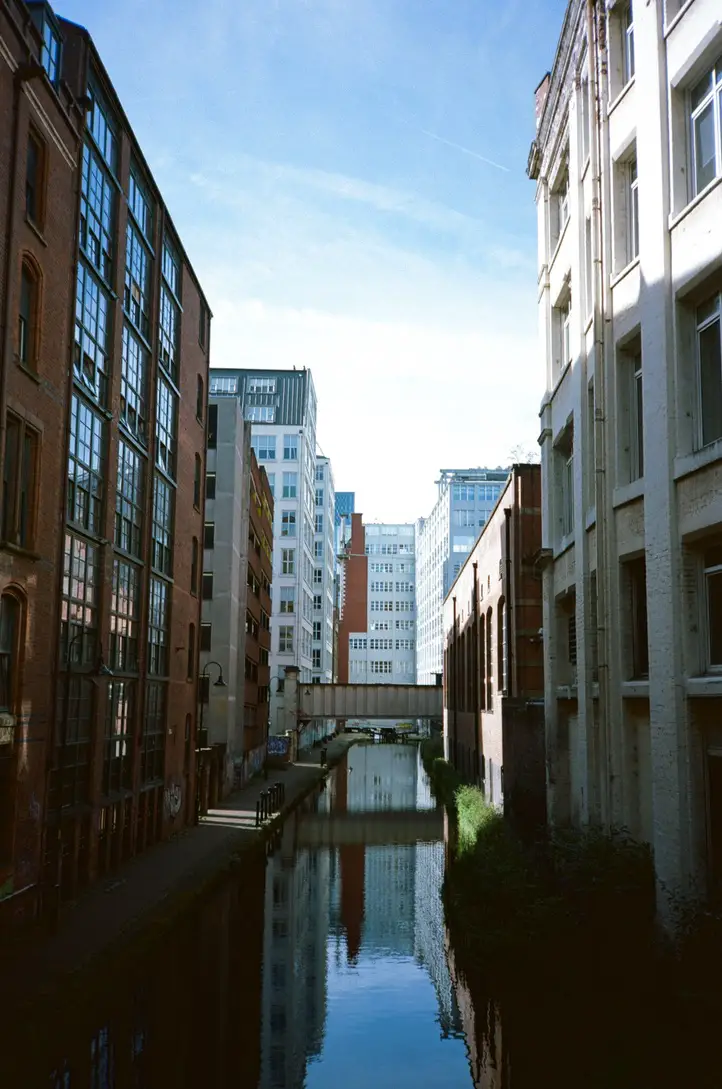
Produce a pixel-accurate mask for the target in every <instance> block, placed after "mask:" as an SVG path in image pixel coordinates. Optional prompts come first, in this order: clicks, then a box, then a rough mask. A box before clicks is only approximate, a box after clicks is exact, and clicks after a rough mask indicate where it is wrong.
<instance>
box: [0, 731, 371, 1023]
mask: <svg viewBox="0 0 722 1089" xmlns="http://www.w3.org/2000/svg"><path fill="white" fill-rule="evenodd" d="M363 740H364V737H363V735H358V734H354V735H350V734H342V735H340V736H339V737H337V738H334V739H333V740H332V741H330V742H329V744H328V745H327V746H326V751H325V755H326V761H325V764H322V763H321V755H322V750H320V749H313V750H310V751H309V752H306V753H301V754H300V755H299V757H298V759H297V761H296V762H294V763H291V764H288V765H287V766H286V767H285V768H283V769H275V770H274V772H273V778H272V779H270V780H268V781H267V780H266V779H265V778H264V777H263V776H258V777H257V778H256V779H254V780H252V781H251V782H250V783H248V784H246V786H244V787H243V788H242V789H241V790H239V791H236V792H234V793H233V794H231V795H229V796H228V797H227V798H226V799H224V800H223V802H221V803H219V805H218V806H217V807H216V808H214V809H212V810H211V811H210V812H209V813H208V814H207V815H206V816H205V817H204V818H203V819H202V820H201V821H200V823H199V824H198V825H197V826H196V827H194V828H190V829H184V830H183V831H182V832H179V834H178V835H177V836H175V837H173V838H172V839H170V840H168V841H166V842H164V843H161V844H158V845H157V846H156V847H155V848H153V849H151V850H150V851H147V852H145V853H144V854H143V855H141V856H139V857H138V858H135V859H133V860H131V861H130V862H129V863H127V864H126V865H125V866H122V867H120V868H119V869H118V870H117V871H116V872H115V873H114V874H113V875H111V876H109V877H108V878H107V879H106V880H104V881H100V882H98V883H97V884H95V885H94V886H93V887H92V888H91V889H89V890H88V891H87V892H86V893H85V894H84V895H83V896H82V897H80V898H79V900H78V901H77V902H75V903H74V904H71V905H68V907H67V909H66V910H65V912H64V913H63V916H62V917H61V921H60V925H59V927H58V930H57V932H56V933H54V934H52V935H49V934H47V933H44V932H38V931H37V930H36V931H34V932H32V933H30V934H28V936H27V940H26V941H25V942H24V943H22V944H21V943H17V945H16V946H15V947H14V948H13V949H10V950H9V951H8V952H7V954H6V956H5V957H4V958H3V961H2V962H1V963H0V970H2V973H3V976H4V977H5V978H12V979H13V991H14V1005H15V1010H14V1012H15V1013H17V1014H18V1015H20V1016H22V1015H23V1011H24V1010H25V1009H26V1008H27V1007H28V1006H32V1005H34V1004H35V1003H37V1002H38V1001H48V1002H51V1003H52V1002H53V1001H57V998H58V995H59V993H60V992H61V991H62V995H63V1001H64V1002H65V1001H68V995H69V993H70V991H71V989H72V986H73V981H80V980H81V979H82V982H83V987H84V988H85V989H87V988H88V987H91V988H92V985H93V982H92V980H93V976H94V975H97V977H98V979H99V980H100V979H103V978H106V979H107V976H108V974H112V973H113V972H114V971H116V970H119V971H124V970H129V966H130V961H131V960H136V959H137V958H141V957H143V956H145V955H147V953H148V950H149V948H150V947H151V946H153V945H154V944H155V943H156V942H157V941H159V940H160V939H161V938H162V936H163V934H165V933H166V932H168V931H169V930H170V929H171V928H172V927H173V926H174V925H176V924H177V923H178V922H179V921H180V919H181V918H182V917H183V916H184V915H185V914H186V913H189V912H190V911H192V909H193V908H194V907H195V906H196V905H197V904H198V903H199V902H200V901H201V900H202V899H204V898H206V897H208V896H210V895H211V894H212V893H213V891H214V890H215V889H216V888H217V887H218V886H219V885H221V884H222V883H223V882H224V881H225V880H227V879H228V877H229V876H231V875H232V874H233V873H235V872H236V871H238V870H239V869H241V868H242V867H243V865H244V862H245V861H247V860H248V856H249V852H267V850H268V849H269V845H271V844H272V842H273V840H274V838H275V837H276V835H277V833H278V831H279V829H280V827H281V826H282V824H283V823H284V821H285V820H286V819H287V818H288V817H289V815H290V814H291V813H292V812H293V811H294V810H295V809H296V808H297V807H298V806H299V805H301V804H302V802H303V801H304V800H305V799H306V798H307V797H308V796H309V795H310V794H311V793H312V792H313V791H314V790H315V789H317V788H318V786H319V784H320V783H321V782H322V781H323V780H324V779H325V778H326V777H327V776H328V774H329V772H330V771H331V770H332V769H333V768H334V767H335V766H336V765H338V764H339V763H340V762H341V761H342V760H343V758H344V757H345V755H346V753H347V752H348V750H349V748H351V746H352V745H354V744H357V743H358V742H359V741H363ZM273 781H280V782H282V783H283V784H284V787H285V798H284V802H283V804H282V806H281V808H280V810H279V811H278V812H277V813H276V814H274V816H273V817H272V819H269V820H267V821H265V822H264V823H263V824H262V825H261V826H260V827H257V826H256V823H255V822H256V802H257V801H258V798H259V797H260V795H261V794H262V792H263V791H265V790H266V789H267V788H268V786H269V785H271V784H272V782H273Z"/></svg>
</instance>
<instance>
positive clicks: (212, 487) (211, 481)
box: [206, 473, 216, 499]
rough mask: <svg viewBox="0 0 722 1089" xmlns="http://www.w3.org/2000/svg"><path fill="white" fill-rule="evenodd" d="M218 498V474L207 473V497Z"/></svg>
mask: <svg viewBox="0 0 722 1089" xmlns="http://www.w3.org/2000/svg"><path fill="white" fill-rule="evenodd" d="M215 498H216V474H215V473H206V499H215Z"/></svg>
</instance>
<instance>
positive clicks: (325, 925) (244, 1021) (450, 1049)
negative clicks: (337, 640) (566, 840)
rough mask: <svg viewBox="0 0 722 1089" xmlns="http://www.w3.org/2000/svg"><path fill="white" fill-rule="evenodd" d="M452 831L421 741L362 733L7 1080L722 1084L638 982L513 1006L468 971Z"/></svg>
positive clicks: (531, 994)
mask: <svg viewBox="0 0 722 1089" xmlns="http://www.w3.org/2000/svg"><path fill="white" fill-rule="evenodd" d="M443 837H444V819H443V814H442V812H441V811H440V810H439V809H437V808H436V806H435V804H434V802H433V799H432V797H431V794H430V790H429V784H428V779H427V777H426V775H425V773H424V771H423V768H422V766H421V763H420V760H419V756H418V750H417V748H416V747H415V746H413V745H385V744H376V745H374V744H359V745H357V746H354V747H353V748H352V749H351V750H350V751H349V753H348V755H347V757H346V759H345V760H344V762H343V763H342V764H341V765H339V766H338V767H337V768H336V769H335V770H334V771H333V772H332V773H331V775H330V776H329V778H328V780H327V782H326V784H325V786H324V787H323V789H321V790H320V791H319V792H318V793H316V794H315V795H314V796H312V797H310V798H309V799H307V801H306V802H305V803H304V804H303V805H302V806H301V807H300V808H299V809H298V810H297V811H296V812H295V813H294V814H293V815H292V816H291V817H290V818H289V820H288V821H287V822H286V824H285V825H284V827H283V829H282V832H281V833H280V834H279V836H278V837H277V840H276V841H275V843H274V844H273V845H272V851H271V853H269V854H268V856H266V855H265V854H264V853H263V852H261V851H259V852H255V853H252V854H249V855H248V856H247V857H245V858H244V859H243V862H242V866H241V867H239V870H238V871H237V875H236V876H234V877H233V878H230V879H229V880H228V882H227V884H226V885H225V886H224V887H223V888H221V889H219V890H218V891H217V892H216V893H214V894H213V895H211V896H210V897H209V898H208V900H207V901H206V902H205V903H204V904H203V905H201V907H200V908H198V909H197V910H195V911H194V912H193V913H191V914H190V915H189V917H188V918H187V919H185V920H184V921H183V922H182V923H181V924H179V925H178V926H177V927H175V928H174V930H173V932H172V933H170V934H169V935H168V936H167V937H166V938H165V939H164V940H163V941H162V943H160V944H158V945H156V946H154V947H152V948H145V947H143V946H142V945H139V946H138V948H136V949H134V950H131V951H129V955H128V959H127V964H125V965H124V967H123V970H122V971H121V972H117V971H116V972H115V973H114V974H113V975H112V976H111V975H109V976H107V978H106V977H102V978H100V979H97V978H94V979H93V980H92V982H91V981H88V983H87V986H86V985H85V984H81V986H80V987H79V988H74V989H73V991H72V992H70V994H69V997H68V1000H67V1001H66V1002H63V1003H62V1004H61V1005H60V1006H59V1007H58V1008H57V1009H55V1010H54V1011H53V1012H52V1015H50V1016H49V1015H48V1014H47V1012H46V1013H44V1014H43V1015H40V1014H38V1016H37V1017H35V1018H33V1017H32V1016H31V1017H30V1018H28V1019H27V1021H26V1022H25V1023H24V1024H23V1025H22V1026H21V1027H18V1028H17V1029H16V1030H14V1033H13V1038H12V1039H7V1038H2V1039H0V1087H1V1089H24V1087H26V1086H28V1087H30V1086H32V1087H35V1086H38V1087H43V1089H47V1087H49V1089H81V1087H82V1089H86V1087H90V1089H125V1087H129V1089H130V1087H132V1089H165V1087H166V1086H168V1087H173V1089H226V1087H228V1089H231V1087H232V1089H442V1087H443V1089H446V1087H448V1089H457V1087H458V1089H471V1087H474V1089H527V1087H529V1089H532V1087H533V1089H543V1087H546V1086H549V1087H552V1086H553V1087H554V1089H560V1087H562V1086H563V1087H566V1086H570V1087H571V1086H574V1087H575V1089H583V1087H585V1086H594V1087H596V1086H599V1087H600V1089H601V1087H605V1089H618V1087H621V1089H627V1087H628V1089H632V1087H634V1089H642V1087H646V1086H650V1087H652V1086H658V1085H665V1086H666V1085H672V1084H674V1085H682V1084H695V1085H696V1086H697V1085H701V1084H719V1085H722V1076H721V1077H720V1079H719V1081H717V1082H715V1081H710V1082H707V1080H705V1079H700V1078H698V1077H695V1078H694V1080H693V1081H689V1078H688V1076H687V1077H684V1076H683V1077H682V1079H681V1080H679V1078H678V1076H677V1071H679V1073H681V1074H686V1075H690V1073H691V1072H692V1068H693V1067H694V1066H695V1065H697V1064H695V1063H694V1061H693V1056H692V1057H691V1056H690V1050H689V1048H688V1047H687V1049H686V1050H685V1047H684V1045H683V1043H682V1040H680V1039H679V1035H682V1036H685V1035H686V1034H685V1032H684V1031H683V1027H682V1026H679V1025H678V1026H677V1029H678V1030H679V1031H678V1039H673V1034H670V1035H669V1037H667V1038H665V1037H664V1032H665V1026H664V1024H663V1021H659V1022H657V1021H655V1018H654V1017H650V1016H649V1015H648V1011H640V1010H636V1011H634V1010H629V1009H627V1008H625V1004H624V981H623V980H620V988H619V991H618V993H616V994H612V995H608V996H603V998H602V1000H601V1001H598V998H599V996H597V1000H595V1001H591V1000H590V996H586V997H583V996H572V998H571V1000H570V1001H562V1000H560V999H559V997H558V996H557V997H555V999H554V1000H553V1001H550V1000H549V998H548V994H547V988H546V986H545V982H546V981H539V980H530V981H529V989H528V992H527V993H525V994H524V995H521V996H519V998H518V1001H515V1002H514V1003H513V1005H511V1006H510V1005H509V1004H508V1001H507V1002H506V1005H504V1006H503V1007H502V1005H501V1004H500V1003H499V1002H497V1001H494V1000H493V999H492V998H489V997H488V996H485V995H484V993H483V984H482V983H480V982H479V981H475V982H472V981H467V980H465V979H463V978H461V977H460V975H459V974H457V971H456V968H455V960H454V950H453V940H452V939H451V938H450V937H449V935H448V933H447V931H446V929H445V925H444V914H443V908H442V902H441V896H440V888H441V884H442V881H443V873H444V859H445V847H444V838H443ZM5 994H6V995H7V994H8V991H7V990H6V991H5ZM1 1020H2V1018H0V1021H1ZM660 1031H661V1032H662V1034H663V1036H662V1038H663V1039H665V1044H664V1047H665V1049H666V1050H665V1052H664V1053H663V1054H662V1055H661V1061H660V1039H659V1036H660ZM0 1032H1V1029H0ZM687 1043H689V1041H688V1039H687ZM680 1060H682V1061H681V1062H680ZM698 1069H700V1068H699V1067H698Z"/></svg>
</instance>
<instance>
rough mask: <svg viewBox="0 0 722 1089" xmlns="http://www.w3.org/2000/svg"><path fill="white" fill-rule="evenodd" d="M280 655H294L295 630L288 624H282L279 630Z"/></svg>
mask: <svg viewBox="0 0 722 1089" xmlns="http://www.w3.org/2000/svg"><path fill="white" fill-rule="evenodd" d="M278 651H279V654H292V653H293V628H292V627H291V626H290V625H288V624H281V625H280V627H279V629H278Z"/></svg>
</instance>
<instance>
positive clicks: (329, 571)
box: [311, 454, 336, 684]
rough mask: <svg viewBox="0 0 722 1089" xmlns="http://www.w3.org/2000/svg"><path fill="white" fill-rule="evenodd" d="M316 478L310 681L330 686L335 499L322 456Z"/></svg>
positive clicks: (330, 475) (328, 465)
mask: <svg viewBox="0 0 722 1089" xmlns="http://www.w3.org/2000/svg"><path fill="white" fill-rule="evenodd" d="M315 477H316V493H315V516H314V537H313V642H312V646H311V669H312V674H311V680H312V681H313V683H314V684H331V682H332V681H333V679H334V673H335V658H334V628H335V605H336V549H335V535H336V525H335V517H336V496H335V492H334V486H333V471H332V469H331V462H330V460H329V459H328V458H327V457H323V456H322V455H320V454H319V455H318V456H317V458H316V473H315ZM319 598H320V601H319Z"/></svg>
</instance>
